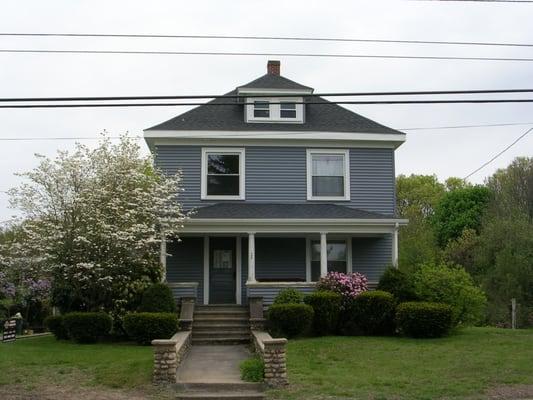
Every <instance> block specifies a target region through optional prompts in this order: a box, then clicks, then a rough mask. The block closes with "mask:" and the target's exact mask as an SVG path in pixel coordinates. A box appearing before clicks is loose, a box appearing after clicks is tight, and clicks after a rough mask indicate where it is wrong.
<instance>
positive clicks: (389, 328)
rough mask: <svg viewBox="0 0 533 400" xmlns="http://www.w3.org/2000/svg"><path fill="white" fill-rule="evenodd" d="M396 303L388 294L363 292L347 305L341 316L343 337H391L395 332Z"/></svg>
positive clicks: (378, 291)
mask: <svg viewBox="0 0 533 400" xmlns="http://www.w3.org/2000/svg"><path fill="white" fill-rule="evenodd" d="M395 308H396V301H395V299H394V296H393V295H392V294H390V293H388V292H384V291H381V290H374V291H371V292H363V293H361V294H359V295H357V297H355V298H354V299H353V300H351V301H350V302H349V303H348V304H346V305H345V308H344V310H343V312H342V315H341V322H340V331H341V333H342V334H344V335H370V336H372V335H392V334H393V333H394V330H395V324H394V316H395Z"/></svg>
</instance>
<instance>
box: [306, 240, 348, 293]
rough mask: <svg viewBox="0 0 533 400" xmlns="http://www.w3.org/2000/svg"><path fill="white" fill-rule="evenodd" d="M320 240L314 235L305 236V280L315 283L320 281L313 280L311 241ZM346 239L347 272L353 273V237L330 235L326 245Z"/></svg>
mask: <svg viewBox="0 0 533 400" xmlns="http://www.w3.org/2000/svg"><path fill="white" fill-rule="evenodd" d="M316 241H320V239H317V238H314V237H309V236H308V237H306V238H305V277H306V279H305V281H306V282H307V283H315V282H318V281H313V280H312V274H311V263H312V262H313V255H312V254H313V252H312V250H311V243H312V242H316ZM340 241H345V242H346V273H347V274H351V273H352V272H353V264H352V263H353V261H352V260H353V258H352V257H353V256H352V237H351V236H348V237H346V236H343V237H338V236H328V237H327V238H326V245H327V244H328V243H329V242H340Z"/></svg>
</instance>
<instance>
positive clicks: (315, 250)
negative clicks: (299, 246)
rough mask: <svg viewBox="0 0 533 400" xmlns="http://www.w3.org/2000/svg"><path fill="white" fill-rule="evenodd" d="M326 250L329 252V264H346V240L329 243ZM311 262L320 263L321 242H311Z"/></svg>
mask: <svg viewBox="0 0 533 400" xmlns="http://www.w3.org/2000/svg"><path fill="white" fill-rule="evenodd" d="M326 250H327V252H328V263H329V262H330V261H344V262H346V242H345V241H344V240H342V241H328V243H327V245H326ZM311 260H312V261H320V242H319V241H317V240H313V241H312V242H311Z"/></svg>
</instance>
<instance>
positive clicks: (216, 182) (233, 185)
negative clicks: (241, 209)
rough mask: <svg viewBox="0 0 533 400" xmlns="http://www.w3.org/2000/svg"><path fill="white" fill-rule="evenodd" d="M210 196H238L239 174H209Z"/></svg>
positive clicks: (208, 192)
mask: <svg viewBox="0 0 533 400" xmlns="http://www.w3.org/2000/svg"><path fill="white" fill-rule="evenodd" d="M207 195H208V196H238V195H239V176H238V175H207Z"/></svg>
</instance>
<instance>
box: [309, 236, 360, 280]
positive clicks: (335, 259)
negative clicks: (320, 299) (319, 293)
mask: <svg viewBox="0 0 533 400" xmlns="http://www.w3.org/2000/svg"><path fill="white" fill-rule="evenodd" d="M326 250H327V253H328V258H327V259H328V272H332V271H335V272H342V273H346V272H349V271H350V270H351V268H348V258H349V257H348V246H347V241H346V240H328V242H327V245H326ZM319 279H320V241H319V240H312V241H311V280H312V281H313V282H316V281H318V280H319Z"/></svg>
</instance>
